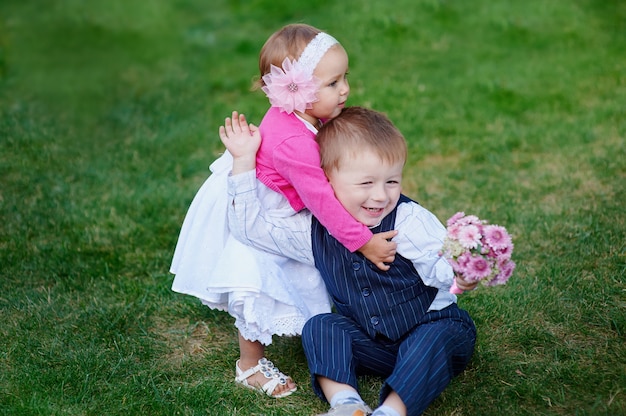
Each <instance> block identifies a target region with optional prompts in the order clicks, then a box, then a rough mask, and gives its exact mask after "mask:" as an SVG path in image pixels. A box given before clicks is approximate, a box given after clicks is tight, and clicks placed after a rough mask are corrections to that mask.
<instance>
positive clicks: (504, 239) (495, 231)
mask: <svg viewBox="0 0 626 416" xmlns="http://www.w3.org/2000/svg"><path fill="white" fill-rule="evenodd" d="M483 234H484V236H485V242H486V243H487V244H488V245H489V247H491V248H492V249H494V250H502V249H505V248H506V247H508V246H510V245H511V236H509V234H508V233H507V232H506V230H505V229H504V227H500V226H499V225H486V226H485V227H484V229H483Z"/></svg>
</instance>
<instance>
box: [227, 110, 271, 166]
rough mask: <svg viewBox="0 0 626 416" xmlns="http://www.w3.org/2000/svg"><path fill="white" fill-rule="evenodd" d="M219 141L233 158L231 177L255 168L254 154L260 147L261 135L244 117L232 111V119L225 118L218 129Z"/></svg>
mask: <svg viewBox="0 0 626 416" xmlns="http://www.w3.org/2000/svg"><path fill="white" fill-rule="evenodd" d="M219 134H220V139H221V140H222V143H224V146H226V149H228V151H229V152H230V154H231V155H232V156H233V170H232V173H233V175H235V174H237V173H242V172H247V171H249V170H254V169H255V168H256V152H257V151H258V150H259V147H260V146H261V133H260V131H259V128H258V127H257V126H255V125H254V124H252V123H250V124H248V122H247V121H246V116H244V115H243V114H238V113H237V112H236V111H233V114H232V118H230V117H226V119H225V120H224V126H220V128H219Z"/></svg>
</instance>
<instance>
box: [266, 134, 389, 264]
mask: <svg viewBox="0 0 626 416" xmlns="http://www.w3.org/2000/svg"><path fill="white" fill-rule="evenodd" d="M272 157H273V158H274V166H276V169H277V170H278V173H279V174H280V175H281V176H283V177H284V178H285V179H286V180H287V181H288V182H289V183H291V185H292V186H293V187H294V188H295V190H296V192H297V193H298V195H299V196H300V198H301V199H302V202H303V203H304V205H305V206H306V207H307V208H308V209H309V210H310V211H311V212H312V213H313V215H314V216H315V217H316V218H317V219H318V220H319V221H320V222H321V223H322V225H324V227H326V229H327V230H328V231H329V232H330V233H331V235H332V236H333V237H335V238H336V239H337V240H338V241H339V242H340V243H341V244H343V245H344V246H345V247H346V248H347V249H348V250H350V251H357V250H358V251H360V252H361V253H362V254H363V255H364V256H365V257H366V258H367V259H368V260H370V261H371V262H372V263H374V264H376V265H377V266H378V267H379V268H380V269H381V270H387V269H389V266H388V265H386V264H385V263H391V262H393V260H394V256H395V249H396V244H395V243H394V242H392V241H389V240H390V239H391V238H392V237H393V236H394V235H395V234H396V233H395V232H394V231H391V232H388V233H379V234H375V235H372V232H371V231H370V230H369V228H368V227H367V226H365V225H364V224H361V223H360V222H358V221H357V220H355V219H354V217H352V215H350V214H349V213H348V212H347V211H346V210H345V208H344V207H343V205H341V203H340V202H339V201H338V200H337V198H336V197H335V193H334V191H333V188H332V186H331V185H330V183H329V182H328V179H327V178H326V175H325V174H324V171H323V170H322V168H321V167H320V157H319V147H318V145H317V143H316V142H315V141H313V140H302V138H301V137H294V138H291V139H288V140H285V141H284V142H283V143H281V144H280V145H279V146H277V147H276V148H275V149H274V152H273V154H272Z"/></svg>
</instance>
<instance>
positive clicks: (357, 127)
mask: <svg viewBox="0 0 626 416" xmlns="http://www.w3.org/2000/svg"><path fill="white" fill-rule="evenodd" d="M316 140H317V142H318V143H319V146H320V157H321V162H322V169H324V172H325V173H326V175H328V174H329V173H331V172H333V171H335V170H337V169H339V167H340V166H341V161H342V160H343V159H344V158H345V157H349V156H354V155H357V154H359V153H360V152H363V151H364V150H369V151H371V152H373V153H375V154H377V155H379V156H380V159H381V162H384V163H390V164H393V163H397V162H402V163H403V164H404V163H405V162H406V158H407V146H406V140H405V139H404V136H403V135H402V133H400V130H398V129H397V128H396V126H394V125H393V123H392V122H391V120H389V119H388V118H387V116H385V115H384V114H382V113H379V112H378V111H374V110H370V109H367V108H363V107H358V106H355V107H347V108H345V109H344V110H343V111H342V112H341V114H340V115H339V116H337V117H335V118H334V119H332V120H329V121H327V122H326V123H325V124H324V125H323V126H322V128H321V129H320V131H319V132H318V133H317V138H316Z"/></svg>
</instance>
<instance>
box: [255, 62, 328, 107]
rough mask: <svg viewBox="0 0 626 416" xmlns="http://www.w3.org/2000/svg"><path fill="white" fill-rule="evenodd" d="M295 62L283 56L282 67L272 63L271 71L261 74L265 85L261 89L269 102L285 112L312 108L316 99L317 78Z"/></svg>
mask: <svg viewBox="0 0 626 416" xmlns="http://www.w3.org/2000/svg"><path fill="white" fill-rule="evenodd" d="M295 64H296V61H293V62H292V61H290V60H289V58H285V60H284V61H283V64H282V68H279V67H277V66H274V65H272V66H271V72H270V73H269V74H266V75H263V82H265V86H264V87H262V88H261V89H262V90H263V92H265V95H267V98H269V100H270V104H271V105H272V107H278V108H280V110H281V111H284V112H286V113H287V114H291V113H293V112H294V111H300V112H304V111H305V110H306V109H307V108H313V103H314V102H315V101H317V95H316V94H315V93H316V92H317V89H318V87H319V80H318V79H317V78H316V77H314V76H313V74H307V73H306V71H304V70H303V69H302V68H299V67H298V66H297V65H295Z"/></svg>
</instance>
